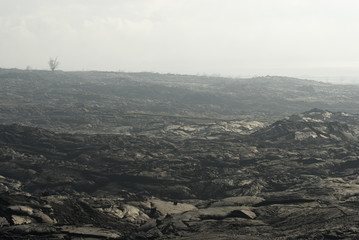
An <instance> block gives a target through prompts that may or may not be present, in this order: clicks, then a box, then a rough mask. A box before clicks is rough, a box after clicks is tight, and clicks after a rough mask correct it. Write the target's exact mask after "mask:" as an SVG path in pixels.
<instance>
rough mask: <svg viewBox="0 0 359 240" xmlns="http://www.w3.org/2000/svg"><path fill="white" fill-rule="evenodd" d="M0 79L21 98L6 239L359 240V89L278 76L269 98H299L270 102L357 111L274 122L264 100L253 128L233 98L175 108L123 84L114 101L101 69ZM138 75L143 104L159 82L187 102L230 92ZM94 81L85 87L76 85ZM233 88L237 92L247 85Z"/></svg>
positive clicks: (1, 170)
mask: <svg viewBox="0 0 359 240" xmlns="http://www.w3.org/2000/svg"><path fill="white" fill-rule="evenodd" d="M0 73H1V74H0V76H1V81H2V82H1V84H4V85H2V86H5V87H6V88H7V90H5V88H1V91H2V95H0V96H1V101H0V106H1V114H0V116H1V123H2V124H1V125H0V236H1V239H359V215H358V212H359V176H358V171H359V158H358V155H359V142H358V141H359V139H358V132H359V115H357V114H355V112H354V111H353V110H354V106H352V105H350V104H349V103H355V102H356V101H357V100H356V98H355V96H354V92H355V91H356V88H355V87H351V88H347V87H346V86H339V87H337V88H336V87H335V86H332V85H329V84H324V83H316V82H310V81H304V80H293V79H289V80H288V81H289V82H285V81H284V79H281V78H277V79H276V80H275V79H272V80H271V81H273V85H271V84H268V86H265V85H264V86H263V89H269V88H271V87H273V88H274V87H276V88H277V89H278V90H277V92H278V95H277V96H276V98H284V94H287V95H285V96H286V97H287V102H285V103H281V102H280V101H279V100H276V101H274V102H271V100H268V102H266V104H274V105H275V102H277V103H276V104H277V105H276V106H280V105H281V104H288V103H292V104H293V105H290V106H296V105H298V104H299V103H300V101H305V104H303V105H304V106H307V105H308V106H312V107H318V105H321V104H327V105H326V106H328V108H330V109H336V108H340V107H342V109H343V111H334V110H330V111H329V110H322V109H320V108H312V109H311V110H308V109H307V110H304V111H301V113H299V114H298V113H295V114H294V113H293V114H287V113H288V112H287V110H285V111H283V117H281V118H278V119H273V118H274V116H272V115H270V114H269V113H270V109H268V111H267V112H265V111H261V110H260V106H256V104H255V103H253V104H254V105H255V106H256V107H257V109H254V110H253V112H250V111H249V110H246V111H248V114H247V115H246V116H251V117H252V118H248V117H243V116H244V115H245V114H244V111H245V110H244V109H245V108H242V107H240V106H236V107H233V106H232V107H229V106H230V105H228V104H224V103H223V102H221V101H219V100H218V101H217V100H213V101H214V102H213V103H210V104H209V102H207V101H203V103H201V104H199V105H195V104H192V103H193V101H194V100H193V99H192V100H191V99H188V98H187V99H186V98H184V99H183V101H182V102H181V101H178V102H177V103H176V104H177V105H173V104H174V103H173V102H166V101H164V99H162V98H163V96H164V95H165V93H166V91H164V92H161V94H159V93H158V94H157V93H156V94H154V95H153V96H152V97H151V96H148V95H142V96H141V94H139V95H136V96H132V97H131V96H128V95H125V91H124V92H121V94H119V93H117V91H118V89H119V88H116V89H114V90H113V91H115V92H116V94H115V95H117V94H118V97H117V98H116V97H115V95H114V94H113V93H110V92H106V93H102V92H100V90H99V89H101V88H98V86H100V85H101V84H102V83H101V81H100V80H96V79H95V77H94V76H93V74H91V73H61V72H60V73H55V74H53V75H51V73H49V72H36V71H35V72H26V71H19V70H1V71H0ZM56 74H59V75H60V76H61V77H59V76H56ZM96 74H99V73H96ZM96 74H95V75H96ZM103 74H105V73H103ZM121 74H122V75H125V73H121ZM76 75H78V78H77V80H76V79H75V78H74V79H73V77H74V76H76ZM114 75H116V76H117V77H118V73H107V74H105V76H107V77H108V76H110V77H113V76H114ZM4 76H6V77H4ZM96 76H97V75H96ZM128 76H131V80H129V79H127V80H126V81H127V83H126V84H128V85H127V86H132V85H133V82H132V81H135V83H136V84H135V85H136V87H133V86H132V87H133V91H129V88H125V87H124V86H125V85H126V84H125V85H121V86H122V87H124V88H125V89H126V91H128V93H127V94H129V95H131V94H135V93H136V91H138V90H139V89H142V88H141V87H139V86H138V84H140V83H141V84H142V83H143V84H144V88H149V86H150V85H151V84H153V83H154V82H155V83H156V84H157V85H160V86H166V87H167V88H168V89H171V91H172V90H173V91H174V92H176V91H175V90H174V89H176V88H181V89H182V90H183V89H187V90H188V91H189V90H191V91H192V92H196V93H197V92H200V91H203V92H204V93H203V96H209V95H211V94H212V93H213V94H215V93H217V92H218V91H215V90H214V89H215V87H214V86H217V85H215V84H217V83H216V81H217V80H218V79H216V80H214V79H210V78H209V80H208V79H206V81H207V80H208V83H206V84H207V88H198V86H196V84H200V83H198V82H201V81H202V80H203V79H202V78H204V77H193V78H194V79H195V80H196V81H197V83H196V81H194V82H191V81H190V76H186V77H184V79H182V81H176V79H178V76H176V77H175V76H172V77H173V78H171V77H169V76H167V75H156V74H153V75H150V74H147V75H146V74H145V76H147V77H148V79H147V80H143V81H142V79H146V77H144V76H143V75H141V74H128ZM151 76H152V78H151ZM65 77H66V79H62V80H61V81H60V82H57V83H56V82H54V80H55V78H56V79H59V78H65ZM87 77H88V78H87ZM107 77H106V81H105V80H103V81H104V83H103V84H104V86H106V84H108V82H107ZM110 77H109V78H110ZM47 78H48V79H47ZM85 78H86V79H87V80H86V81H87V82H85V83H84V85H85V87H84V88H82V87H79V86H75V85H74V84H79V83H80V82H81V81H85V80H84V79H85ZM140 78H141V80H139V79H140ZM267 78H268V77H267ZM267 78H264V79H255V80H253V81H254V82H256V81H260V82H261V84H262V83H263V82H265V81H269V80H268V79H267ZM79 79H80V80H79ZM133 79H135V80H133ZM47 80H48V82H47V83H46V81H47ZM200 80H201V81H200ZM224 80H225V81H227V82H226V84H229V83H231V84H232V85H231V88H229V87H228V89H233V91H234V87H233V86H234V85H236V84H237V82H235V81H234V80H228V79H227V80H226V79H224ZM26 81H28V86H27V85H26V83H25V82H26ZM52 81H53V82H52ZM108 81H109V82H111V81H110V80H108ZM112 81H113V82H115V80H112ZM116 81H117V80H116ZM126 81H125V82H126ZM186 81H188V82H190V83H191V84H189V83H188V82H186ZM241 81H242V80H241ZM241 81H239V82H241ZM37 82H38V83H37ZM40 82H41V84H40ZM91 82H92V83H91ZM195 83H196V84H195ZM243 83H247V82H246V81H244V80H243ZM46 84H48V85H46ZM68 84H69V85H68ZM71 84H72V85H71ZM91 84H93V89H92V90H91V91H93V94H92V95H91V94H89V92H90V90H89V86H90V85H91ZM131 84H132V85H131ZM203 84H204V83H203V82H201V84H200V85H201V87H203ZM238 84H239V83H238ZM283 84H284V85H283ZM56 85H57V86H56ZM249 85H250V84H249ZM281 85H283V90H281V87H280V86H281ZM285 85H290V86H291V87H292V88H294V89H297V90H296V91H294V90H293V91H292V92H291V88H288V91H287V92H285V91H284V86H285ZM304 85H305V86H306V87H305V89H306V90H305V91H306V92H308V93H307V94H309V92H312V93H313V91H312V90H313V89H314V92H316V93H318V92H320V91H319V90H318V89H322V91H323V92H324V90H323V89H327V90H325V91H326V94H324V93H323V95H320V94H319V96H318V97H317V96H315V94H313V96H312V98H306V95H303V94H301V93H300V92H299V90H298V89H304V88H303V87H304ZM41 86H42V88H41ZM71 86H72V87H71ZM95 86H96V87H95ZM111 86H112V88H113V85H111ZM151 86H152V85H151ZM309 86H311V87H309ZM224 88H225V87H223V88H222V89H224ZM103 89H106V91H110V90H111V88H106V87H104V88H103ZM155 89H156V91H157V90H158V91H160V89H161V88H158V89H157V88H155ZM168 89H167V90H168ZM253 89H256V90H253V92H252V93H251V94H254V95H256V94H258V93H256V91H258V92H261V91H262V90H263V89H258V87H257V88H255V87H253ZM310 89H312V90H310ZM343 89H345V91H347V92H348V94H344V93H345V91H344V90H343ZM187 90H186V91H187ZM103 91H105V90H103ZM142 91H144V90H142ZM186 91H185V90H183V92H181V91H179V92H178V94H180V93H181V94H187V93H188V92H186ZM268 91H269V90H268ZM303 91H304V90H303ZM329 91H331V93H330V94H329ZM71 92H72V93H71ZM149 92H151V91H149ZM334 92H336V94H337V95H335V94H334ZM40 93H42V95H41V94H40ZM61 93H62V94H61ZM143 93H146V94H149V93H147V92H146V91H144V92H143ZM46 94H47V98H46ZM82 94H83V95H82ZM122 94H124V97H122ZM208 94H209V95H208ZM221 94H224V95H226V96H230V95H231V94H230V93H229V92H223V93H221ZM221 94H219V95H218V96H220V95H221ZM247 94H249V93H247ZM265 94H269V93H265ZM265 94H264V95H263V96H265ZM295 94H297V95H295ZM341 94H342V95H341ZM351 94H353V95H351ZM55 95H56V97H55ZM84 95H86V97H85V96H84ZM157 95H158V96H157ZM233 95H235V94H234V93H233ZM324 95H325V97H324ZM90 96H92V97H93V98H92V97H90ZM155 97H158V98H161V99H159V100H158V102H155V101H154V100H153V99H154V98H155ZM247 97H248V95H247ZM315 97H316V100H314V98H315ZM81 98H82V100H81ZM174 98H175V96H174ZM235 98H236V97H234V98H232V100H233V99H235ZM320 98H322V99H320ZM46 99H47V100H46ZM168 99H171V96H170V95H168ZM229 99H231V98H229ZM298 99H302V100H298ZM308 99H309V100H308ZM330 99H331V100H330ZM340 99H341V100H340ZM232 100H231V101H232ZM185 101H188V104H187V105H186V104H185ZM228 101H229V100H228ZM311 101H313V102H315V104H310V102H311ZM325 101H326V103H324V102H325ZM81 102H83V103H81ZM45 103H47V104H45ZM80 103H81V104H83V105H80ZM152 104H153V105H152ZM158 104H162V105H163V107H164V108H163V109H162V110H160V109H161V108H157V107H158V106H159V105H158ZM220 104H223V106H224V107H223V109H220V108H221V107H220V106H221V105H220ZM248 104H249V103H248ZM170 106H172V107H173V108H169V107H170ZM194 106H196V107H194ZM152 107H155V109H156V110H158V111H157V112H156V111H154V110H152V111H151V108H152ZM319 107H320V106H319ZM191 108H192V110H191V111H192V112H191V111H190V109H191ZM230 108H232V109H233V113H230V114H228V115H225V114H224V115H221V114H220V111H227V110H228V109H230ZM298 108H300V107H299V105H298ZM84 109H86V110H84ZM165 109H168V111H167V110H165ZM201 109H202V110H203V112H201ZM226 109H227V110H226ZM236 109H237V110H236ZM273 109H274V110H273V111H274V112H275V111H276V110H275V109H276V108H275V107H274V108H273ZM287 109H289V107H288V108H287ZM309 109H310V108H309ZM294 110H297V109H296V108H295V107H294ZM344 110H346V111H344ZM228 111H229V110H228ZM236 111H237V112H236ZM288 111H289V110H288ZM229 112H230V111H229ZM298 112H299V111H298ZM241 113H243V115H241ZM273 114H274V113H273ZM240 116H242V117H240ZM75 120H78V121H77V122H76V121H75Z"/></svg>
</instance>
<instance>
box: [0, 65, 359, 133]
mask: <svg viewBox="0 0 359 240" xmlns="http://www.w3.org/2000/svg"><path fill="white" fill-rule="evenodd" d="M0 84H1V88H0V113H1V115H0V123H5V124H12V123H21V124H26V125H29V126H38V127H43V128H47V129H51V130H55V131H62V132H70V131H71V132H74V131H78V132H93V133H98V132H111V133H114V132H127V131H128V130H129V129H132V128H133V127H134V128H138V127H139V128H143V127H145V125H146V124H147V122H148V121H149V119H153V120H154V121H167V120H163V119H165V118H164V117H168V118H166V119H175V120H177V118H183V117H184V118H185V119H184V120H185V121H188V120H191V119H188V118H201V119H204V120H206V119H208V118H209V119H211V120H213V119H220V120H230V119H235V120H248V119H251V120H252V119H259V120H263V119H267V120H273V119H277V120H279V119H281V118H283V117H286V116H289V115H291V114H295V113H299V112H304V111H307V110H308V109H312V108H321V109H327V110H330V111H333V112H336V111H344V112H349V113H357V111H358V110H357V108H356V106H357V104H358V102H359V97H358V96H359V86H348V85H332V84H327V83H321V82H315V81H309V80H300V79H293V78H286V77H258V78H252V79H230V78H216V77H204V76H188V75H173V74H156V73H122V72H118V73H117V72H54V73H52V72H49V71H23V70H6V69H0ZM134 131H136V130H134Z"/></svg>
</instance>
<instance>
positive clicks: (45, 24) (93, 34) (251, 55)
mask: <svg viewBox="0 0 359 240" xmlns="http://www.w3.org/2000/svg"><path fill="white" fill-rule="evenodd" d="M358 44H359V1H358V0H56V1H55V0H31V1H30V0H0V67H2V68H26V67H27V66H31V67H32V68H33V69H48V65H47V62H48V60H49V57H55V56H58V58H59V60H60V62H61V64H60V66H59V69H61V70H108V71H118V70H124V71H154V72H162V73H167V72H170V73H183V74H198V73H199V74H202V73H207V74H221V75H223V76H242V77H244V76H250V75H287V76H300V77H311V76H313V77H317V78H320V77H321V78H338V79H339V78H343V77H344V78H345V77H351V78H358V79H359V69H358V68H359V46H358Z"/></svg>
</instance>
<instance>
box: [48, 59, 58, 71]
mask: <svg viewBox="0 0 359 240" xmlns="http://www.w3.org/2000/svg"><path fill="white" fill-rule="evenodd" d="M59 64H60V62H59V61H58V60H57V57H56V58H55V59H54V58H50V60H49V66H50V69H51V71H55V69H56V68H57V66H59Z"/></svg>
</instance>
